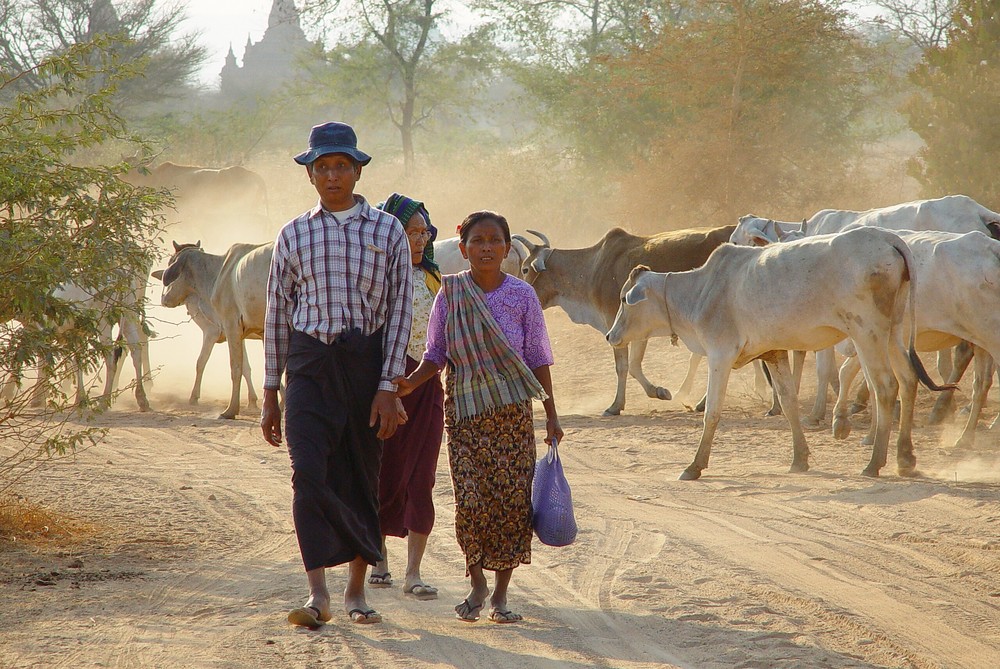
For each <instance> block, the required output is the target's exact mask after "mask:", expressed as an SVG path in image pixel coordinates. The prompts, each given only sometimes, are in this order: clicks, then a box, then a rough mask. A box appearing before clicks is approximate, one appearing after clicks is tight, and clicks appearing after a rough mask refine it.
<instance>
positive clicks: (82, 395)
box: [74, 362, 87, 407]
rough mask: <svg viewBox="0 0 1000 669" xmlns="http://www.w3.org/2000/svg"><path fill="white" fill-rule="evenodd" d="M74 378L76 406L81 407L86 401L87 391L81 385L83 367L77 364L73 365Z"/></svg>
mask: <svg viewBox="0 0 1000 669" xmlns="http://www.w3.org/2000/svg"><path fill="white" fill-rule="evenodd" d="M75 367H76V369H75V370H74V376H75V377H76V406H78V407H82V406H83V403H84V402H85V401H86V399H87V389H86V386H84V385H83V365H81V364H80V363H79V362H77V364H76V365H75Z"/></svg>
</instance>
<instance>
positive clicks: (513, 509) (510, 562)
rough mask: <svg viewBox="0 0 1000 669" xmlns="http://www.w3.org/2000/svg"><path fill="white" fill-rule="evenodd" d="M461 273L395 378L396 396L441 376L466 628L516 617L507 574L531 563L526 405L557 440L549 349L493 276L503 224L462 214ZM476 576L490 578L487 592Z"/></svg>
mask: <svg viewBox="0 0 1000 669" xmlns="http://www.w3.org/2000/svg"><path fill="white" fill-rule="evenodd" d="M459 236H460V238H461V242H460V244H459V248H460V249H461V251H462V255H463V256H464V257H465V258H467V259H468V261H469V266H470V268H471V269H470V270H469V271H466V272H460V273H459V274H451V275H445V276H444V277H442V278H443V286H442V288H441V290H440V291H439V292H438V294H437V297H436V298H435V301H434V306H433V308H432V310H431V316H430V322H429V324H428V327H427V351H426V352H425V353H424V356H423V360H422V361H421V363H420V365H419V366H418V367H417V368H416V369H415V370H414V371H413V372H411V373H410V374H409V375H408V376H406V377H405V378H399V379H396V383H397V384H398V386H399V394H400V395H401V396H403V395H406V394H408V393H410V392H412V391H413V390H414V389H415V388H417V387H418V386H420V384H422V383H424V382H425V381H427V380H428V379H431V378H433V377H434V375H435V374H436V373H437V372H438V371H439V370H441V369H447V370H448V375H447V380H446V383H445V404H444V412H445V430H446V431H447V434H448V459H449V463H450V465H451V477H452V484H453V486H454V489H455V533H456V535H457V537H458V543H459V546H460V547H461V548H462V551H463V552H464V553H465V564H466V575H467V576H469V578H470V581H471V586H472V587H471V590H470V591H469V594H468V596H467V597H466V598H465V599H464V600H463V601H462V602H461V603H460V604H458V606H456V607H455V613H456V615H457V616H458V618H459V619H460V620H464V621H466V622H475V621H477V620H479V612H480V610H481V609H482V608H483V607H484V606H485V604H486V600H487V597H488V598H489V601H490V614H489V618H490V620H492V621H494V622H498V623H512V622H517V621H519V620H521V619H522V618H521V616H520V615H519V614H517V613H514V612H513V611H511V610H510V608H509V607H508V606H507V590H508V586H509V585H510V579H511V576H512V575H513V571H514V568H515V567H517V566H518V565H519V564H522V563H523V564H528V563H529V562H531V536H532V528H531V516H532V510H531V480H532V477H533V475H534V471H535V428H534V424H533V421H532V411H531V400H532V399H533V398H535V399H540V400H542V402H543V406H544V407H545V432H546V436H545V442H546V443H551V442H552V439H553V438H554V439H557V440H559V441H561V440H562V437H563V431H562V428H561V427H560V425H559V416H558V414H557V413H556V407H555V401H554V400H553V398H552V377H551V375H550V374H549V365H551V364H552V348H551V346H550V344H549V338H548V333H547V332H546V329H545V321H544V319H543V318H542V307H541V304H539V302H538V297H537V296H536V295H535V291H534V289H533V288H532V287H531V286H529V285H528V284H527V283H525V282H524V281H521V280H520V279H518V278H515V277H513V276H509V275H507V274H505V273H504V272H502V271H501V270H500V263H501V262H502V261H503V259H504V258H505V257H506V256H507V253H509V252H510V228H509V226H508V225H507V220H506V219H505V218H504V217H503V216H501V215H500V214H497V213H496V212H492V211H479V212H475V213H473V214H470V215H469V216H467V217H466V218H465V220H464V221H463V222H462V225H461V226H460V227H459ZM484 570H487V571H494V572H496V580H495V583H494V586H493V593H492V595H491V594H490V589H489V584H488V582H487V580H486V575H485V574H484V573H483V572H484Z"/></svg>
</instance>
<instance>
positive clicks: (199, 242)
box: [194, 239, 201, 249]
mask: <svg viewBox="0 0 1000 669" xmlns="http://www.w3.org/2000/svg"><path fill="white" fill-rule="evenodd" d="M194 247H195V248H196V249H200V248H201V240H200V239H199V240H198V241H196V242H195V243H194Z"/></svg>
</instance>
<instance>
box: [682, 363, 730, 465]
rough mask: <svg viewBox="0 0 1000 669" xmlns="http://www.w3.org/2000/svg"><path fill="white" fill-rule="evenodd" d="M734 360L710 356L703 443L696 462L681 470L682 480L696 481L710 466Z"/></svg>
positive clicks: (699, 445) (699, 446)
mask: <svg viewBox="0 0 1000 669" xmlns="http://www.w3.org/2000/svg"><path fill="white" fill-rule="evenodd" d="M732 367H733V362H732V360H731V359H728V360H718V359H716V360H713V359H712V356H709V358H708V391H707V392H706V393H705V427H704V429H703V430H702V433H701V443H699V444H698V452H697V453H696V454H695V456H694V462H692V463H691V464H690V465H688V467H687V469H685V470H684V471H683V472H681V480H682V481H694V480H695V479H698V478H700V477H701V472H702V470H703V469H705V468H706V467H708V457H709V455H711V453H712V439H713V438H714V437H715V430H716V428H717V427H718V426H719V418H720V417H721V416H722V404H723V402H724V401H725V399H726V386H728V385H729V375H730V373H731V372H732Z"/></svg>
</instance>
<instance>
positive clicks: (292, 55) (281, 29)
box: [219, 0, 312, 98]
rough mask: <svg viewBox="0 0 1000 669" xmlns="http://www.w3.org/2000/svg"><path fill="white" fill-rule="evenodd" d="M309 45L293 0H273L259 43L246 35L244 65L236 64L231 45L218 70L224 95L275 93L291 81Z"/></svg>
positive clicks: (249, 95)
mask: <svg viewBox="0 0 1000 669" xmlns="http://www.w3.org/2000/svg"><path fill="white" fill-rule="evenodd" d="M310 46H312V44H311V43H310V42H309V40H308V39H306V34H305V32H303V30H302V24H301V17H300V15H299V10H298V9H297V8H296V7H295V3H294V2H293V0H274V3H273V4H272V5H271V13H270V15H269V16H268V17H267V30H266V31H264V36H263V37H262V38H261V40H260V41H259V42H257V43H256V44H254V43H253V42H252V41H250V36H249V35H248V36H247V44H246V48H245V49H244V51H243V65H242V66H240V65H237V63H236V54H234V53H233V46H232V44H230V45H229V53H228V54H227V55H226V64H225V65H224V66H223V67H222V71H221V72H220V73H219V77H220V79H221V84H220V90H221V93H222V95H223V97H226V98H255V97H259V96H261V95H267V94H268V93H272V92H274V91H275V90H277V89H278V88H280V87H281V86H282V85H284V84H286V83H288V81H290V79H291V77H292V76H293V75H294V73H295V71H296V69H297V65H296V59H297V58H299V57H300V56H301V54H302V52H303V51H305V50H306V49H308V48H309V47H310Z"/></svg>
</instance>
